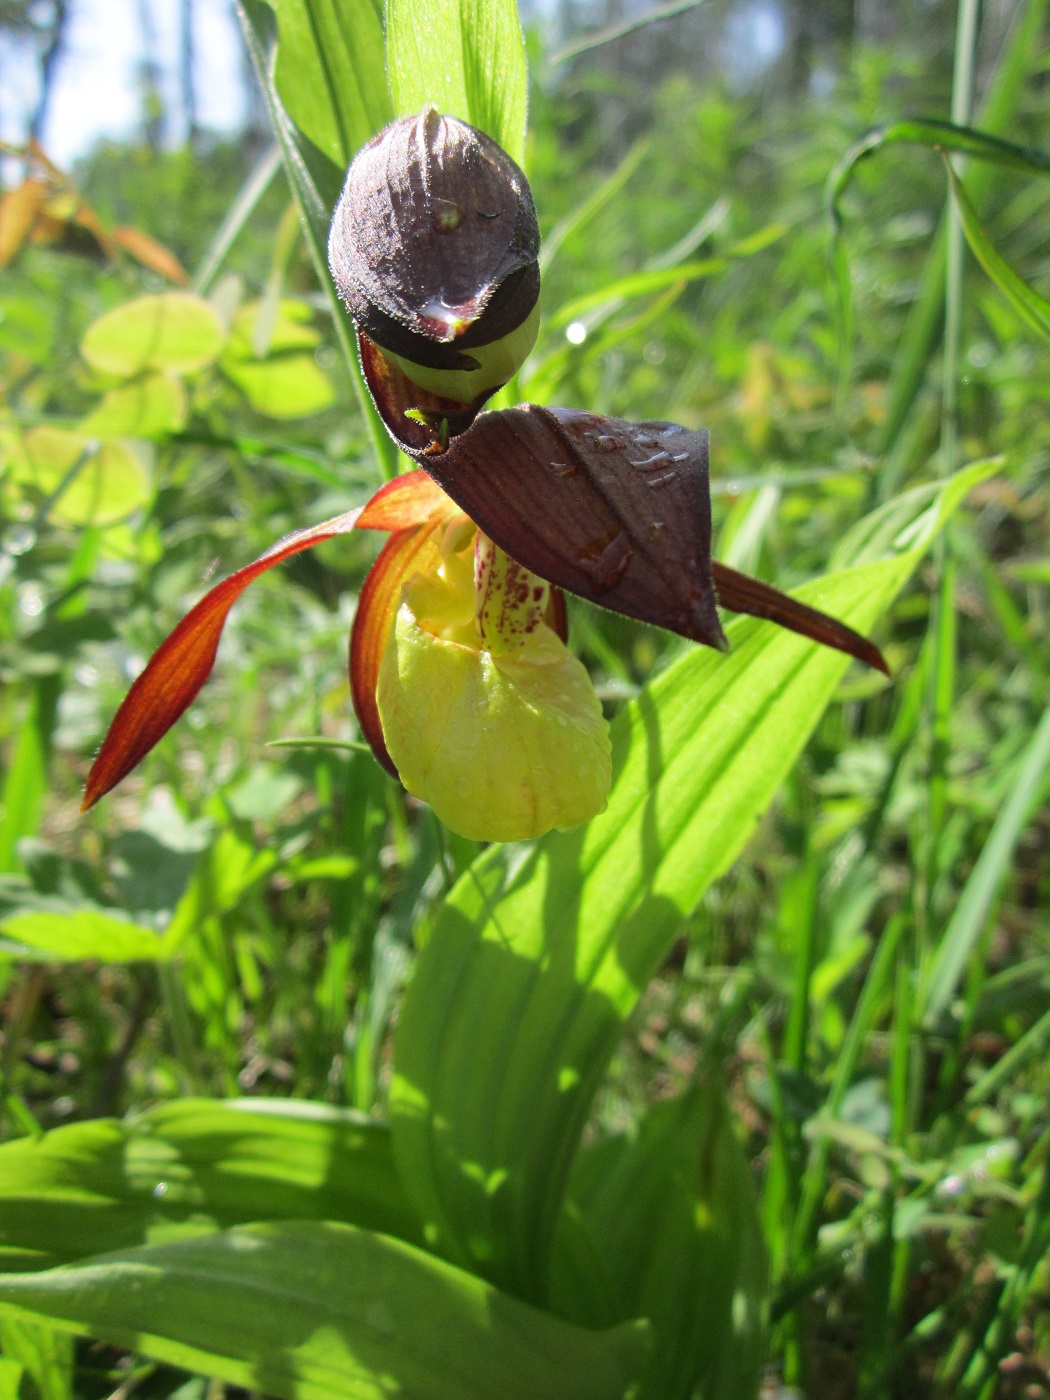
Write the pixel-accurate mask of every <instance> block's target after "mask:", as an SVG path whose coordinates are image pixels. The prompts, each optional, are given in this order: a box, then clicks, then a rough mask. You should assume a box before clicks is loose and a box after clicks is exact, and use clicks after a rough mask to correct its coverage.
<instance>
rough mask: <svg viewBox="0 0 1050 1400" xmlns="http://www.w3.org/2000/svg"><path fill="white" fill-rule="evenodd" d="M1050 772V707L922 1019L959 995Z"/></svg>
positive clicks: (959, 909)
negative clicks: (981, 935) (1034, 806)
mask: <svg viewBox="0 0 1050 1400" xmlns="http://www.w3.org/2000/svg"><path fill="white" fill-rule="evenodd" d="M1048 768H1050V707H1048V708H1047V709H1046V710H1045V711H1044V712H1043V717H1042V719H1041V720H1040V721H1039V725H1038V727H1037V728H1036V731H1035V733H1034V735H1033V736H1032V742H1031V743H1030V744H1029V746H1028V748H1027V749H1026V750H1025V753H1024V755H1023V756H1022V758H1021V760H1020V762H1019V764H1018V773H1017V778H1016V780H1015V782H1014V785H1013V787H1012V789H1011V791H1010V794H1009V796H1008V797H1007V799H1006V801H1005V803H1004V804H1003V806H1002V809H1001V810H1000V812H999V815H998V816H997V817H996V819H995V823H994V825H993V826H992V829H991V832H990V833H989V836H988V840H987V841H986V842H985V843H984V847H983V849H982V851H981V854H980V855H979V856H978V858H977V864H976V865H975V866H974V868H973V871H972V872H971V874H970V878H969V879H968V880H967V882H966V887H965V889H964V890H963V892H962V894H961V895H960V897H959V902H958V903H957V904H956V906H955V911H954V913H953V914H952V917H951V919H950V920H949V922H948V927H947V928H946V929H945V931H944V937H943V938H942V939H941V942H940V945H939V946H938V948H937V951H936V953H935V954H934V958H933V965H932V967H931V969H930V977H929V983H928V990H927V993H926V1005H925V1008H924V1016H923V1021H924V1024H925V1025H926V1026H927V1027H928V1028H930V1027H933V1026H935V1025H936V1024H937V1022H938V1021H939V1020H940V1018H941V1016H942V1015H943V1014H944V1012H945V1011H946V1009H947V1007H948V1004H949V1002H950V1001H951V999H952V997H953V996H954V995H955V991H956V988H957V987H958V985H959V982H960V979H961V978H962V976H963V974H964V972H965V970H966V964H967V961H968V960H969V958H970V955H971V954H972V952H973V949H974V946H975V944H976V942H977V940H978V938H979V937H980V934H981V930H982V928H983V927H984V922H985V919H986V918H987V917H988V914H989V911H990V910H991V907H992V904H993V902H994V900H995V896H996V892H997V891H998V889H999V885H1000V884H1001V882H1002V880H1003V877H1004V876H1005V874H1006V871H1007V869H1008V868H1009V865H1010V861H1011V858H1012V857H1013V853H1014V849H1015V847H1016V845H1017V842H1018V840H1019V839H1020V837H1021V833H1022V832H1023V831H1024V829H1025V826H1026V824H1027V822H1028V819H1029V817H1030V815H1031V811H1032V805H1033V803H1034V802H1035V800H1036V798H1037V797H1038V795H1039V792H1040V789H1041V787H1042V783H1043V779H1044V776H1045V775H1046V772H1047V769H1048Z"/></svg>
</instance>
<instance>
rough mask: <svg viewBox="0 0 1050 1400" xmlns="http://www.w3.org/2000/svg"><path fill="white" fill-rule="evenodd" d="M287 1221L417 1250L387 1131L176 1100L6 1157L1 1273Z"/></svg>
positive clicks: (314, 1109) (26, 1143)
mask: <svg viewBox="0 0 1050 1400" xmlns="http://www.w3.org/2000/svg"><path fill="white" fill-rule="evenodd" d="M285 1219H292V1220H313V1219H322V1220H344V1221H348V1222H350V1223H351V1224H355V1225H363V1226H366V1227H367V1228H369V1229H373V1230H381V1231H383V1233H384V1234H388V1235H396V1236H397V1237H398V1238H399V1239H405V1240H408V1241H410V1242H412V1243H419V1242H420V1240H421V1234H420V1227H419V1223H418V1220H417V1219H416V1217H415V1216H414V1214H413V1212H412V1210H411V1207H410V1206H409V1204H408V1201H407V1200H406V1198H405V1195H404V1191H403V1190H402V1187H401V1184H400V1182H399V1180H398V1178H397V1174H396V1172H395V1171H394V1162H393V1156H392V1154H391V1150H390V1133H389V1129H388V1128H387V1127H386V1125H385V1124H383V1123H380V1122H378V1121H376V1120H375V1119H368V1118H364V1117H363V1116H362V1115H361V1114H357V1113H353V1112H351V1111H348V1110H345V1109H337V1108H330V1107H328V1106H327V1105H324V1104H311V1103H304V1102H301V1101H299V1102H289V1101H287V1100H285V1101H280V1100H266V1101H263V1100H259V1099H256V1100H247V1099H243V1100H238V1099H233V1100H226V1101H218V1100H214V1099H180V1100H178V1101H177V1102H174V1103H169V1104H162V1105H160V1106H159V1107H157V1108H153V1109H150V1110H149V1111H148V1112H146V1113H143V1114H139V1115H137V1116H136V1117H134V1118H133V1119H131V1120H130V1121H125V1122H117V1121H115V1120H113V1119H96V1120H95V1121H93V1122H90V1123H72V1124H70V1125H69V1126H67V1127H64V1128H55V1129H53V1130H52V1131H51V1132H49V1133H45V1134H44V1135H43V1136H42V1137H40V1138H19V1139H17V1140H16V1141H14V1142H9V1143H5V1144H4V1145H3V1146H0V1270H3V1271H8V1272H21V1271H22V1270H24V1269H45V1268H51V1267H52V1266H53V1265H57V1264H68V1263H73V1262H75V1261H76V1260H78V1259H84V1258H87V1257H88V1256H89V1255H92V1254H103V1253H107V1252H111V1251H113V1250H116V1249H127V1248H130V1247H131V1246H134V1245H140V1244H149V1243H154V1244H155V1243H157V1242H159V1241H161V1240H163V1239H165V1238H167V1237H171V1236H172V1235H176V1234H179V1235H186V1234H188V1233H194V1234H209V1233H213V1232H214V1231H216V1230H220V1229H225V1228H228V1227H229V1226H231V1225H238V1224H241V1223H245V1222H248V1221H252V1220H285Z"/></svg>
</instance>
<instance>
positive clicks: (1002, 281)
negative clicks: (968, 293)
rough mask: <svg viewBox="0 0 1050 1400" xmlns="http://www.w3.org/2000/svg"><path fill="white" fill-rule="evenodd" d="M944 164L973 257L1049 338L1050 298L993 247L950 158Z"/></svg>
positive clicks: (1020, 313) (1026, 319)
mask: <svg viewBox="0 0 1050 1400" xmlns="http://www.w3.org/2000/svg"><path fill="white" fill-rule="evenodd" d="M945 168H946V170H947V172H948V179H949V181H950V182H951V187H952V192H953V194H954V195H955V200H956V206H957V208H958V210H959V218H960V220H961V222H962V227H963V232H964V233H965V234H966V241H967V243H969V245H970V250H971V252H972V253H973V255H974V257H975V258H976V259H977V261H978V262H979V263H980V264H981V266H982V267H983V268H984V270H985V272H987V274H988V276H989V277H990V278H991V279H992V281H993V282H994V283H995V285H996V286H997V287H998V288H999V290H1000V291H1001V292H1002V294H1003V296H1004V297H1006V299H1007V301H1008V302H1009V303H1010V305H1011V306H1012V307H1013V308H1014V310H1015V311H1016V312H1017V314H1018V316H1020V318H1021V320H1022V321H1024V323H1025V325H1027V326H1028V327H1029V328H1030V329H1031V330H1033V331H1035V332H1036V334H1037V335H1041V336H1043V338H1044V339H1050V302H1048V301H1046V300H1045V298H1043V297H1041V296H1040V295H1039V294H1038V292H1034V291H1033V290H1032V288H1031V287H1029V286H1028V284H1027V283H1026V282H1024V281H1023V280H1022V279H1021V278H1020V277H1018V275H1017V273H1016V272H1015V271H1014V270H1013V268H1012V267H1011V266H1010V264H1009V263H1008V262H1007V261H1006V259H1005V258H1004V257H1003V256H1002V254H1001V253H999V252H998V250H997V249H996V248H995V247H994V245H993V244H992V241H991V239H990V238H989V237H988V234H987V233H986V232H985V229H984V226H983V224H982V223H981V221H980V219H979V218H978V217H977V210H976V209H975V208H974V205H973V201H972V200H971V198H970V196H969V195H968V194H967V192H966V186H965V185H964V184H963V182H962V181H961V180H960V179H959V177H958V175H956V173H955V171H954V170H953V169H952V167H951V164H950V162H948V161H946V162H945Z"/></svg>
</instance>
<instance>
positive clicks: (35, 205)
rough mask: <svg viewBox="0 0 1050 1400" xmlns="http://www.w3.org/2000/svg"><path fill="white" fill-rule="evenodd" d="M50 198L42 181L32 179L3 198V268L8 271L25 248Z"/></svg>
mask: <svg viewBox="0 0 1050 1400" xmlns="http://www.w3.org/2000/svg"><path fill="white" fill-rule="evenodd" d="M47 195H48V186H47V185H46V184H45V183H44V181H43V180H32V179H30V180H23V181H22V183H21V184H20V185H18V186H17V187H16V188H15V189H13V190H8V191H7V193H6V194H5V195H3V196H2V197H0V267H7V265H8V264H9V263H10V262H11V261H12V260H13V259H14V257H15V255H16V254H17V253H18V251H19V249H20V248H21V247H22V244H23V243H24V242H25V240H26V238H27V237H28V236H29V232H30V230H31V229H32V227H33V225H34V223H35V222H36V219H37V215H38V214H39V213H40V210H41V207H42V206H43V203H44V200H45V199H46V198H47Z"/></svg>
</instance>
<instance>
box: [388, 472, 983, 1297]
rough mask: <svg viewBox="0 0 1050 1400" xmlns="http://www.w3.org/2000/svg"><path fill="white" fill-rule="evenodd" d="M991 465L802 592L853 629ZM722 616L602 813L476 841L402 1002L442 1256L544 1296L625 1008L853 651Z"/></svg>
mask: <svg viewBox="0 0 1050 1400" xmlns="http://www.w3.org/2000/svg"><path fill="white" fill-rule="evenodd" d="M990 470H991V468H990V467H989V466H988V465H987V464H985V465H982V466H980V467H978V468H975V469H973V470H971V471H969V472H967V473H961V474H960V475H959V476H958V477H956V478H954V479H953V480H952V481H951V482H950V483H949V484H948V485H947V486H945V487H944V488H943V489H942V492H941V495H940V497H939V498H938V500H936V501H935V502H934V503H933V504H932V505H931V506H930V507H929V508H928V509H927V510H926V511H925V513H924V514H923V515H921V517H920V521H919V522H916V525H915V528H913V529H912V530H911V531H910V533H909V534H908V535H906V536H904V537H903V538H902V537H901V531H900V529H899V528H898V531H897V537H898V539H899V540H900V551H899V552H897V551H892V550H891V552H890V554H889V557H886V558H882V559H878V560H875V561H873V562H871V563H867V564H863V565H859V566H856V567H852V568H845V569H843V571H842V572H840V573H837V574H832V575H829V576H828V577H826V578H822V579H819V580H817V581H816V582H814V583H811V584H809V585H808V586H807V587H805V588H804V589H801V590H799V591H798V593H797V595H796V596H799V597H801V598H802V600H803V601H805V602H807V603H809V604H811V605H815V606H818V607H820V608H821V609H822V610H825V611H828V612H831V613H832V614H833V615H834V616H836V617H840V618H842V619H843V620H845V621H846V622H848V623H849V624H850V625H851V626H854V627H857V628H859V629H861V630H866V629H867V628H868V627H870V626H871V624H872V623H873V622H874V621H875V620H876V619H877V618H878V617H879V615H880V614H881V613H882V612H883V610H884V609H885V608H886V607H887V606H888V604H889V603H890V602H891V601H892V599H893V597H894V596H895V595H896V593H897V592H898V590H899V589H900V588H901V587H902V585H903V584H904V582H905V580H906V579H907V577H908V575H909V574H910V572H911V570H912V569H913V568H914V567H915V564H916V563H917V561H918V559H919V558H920V556H921V553H922V551H923V550H924V549H925V548H926V547H927V546H928V544H929V541H930V539H931V538H932V537H933V535H934V534H935V533H936V531H937V530H938V529H939V528H940V525H941V524H942V523H943V520H944V519H945V518H946V516H947V515H948V514H949V513H950V511H951V510H952V509H953V508H954V507H955V506H956V505H957V504H958V501H959V500H960V498H961V496H962V494H964V493H965V491H966V490H967V489H968V488H969V487H970V486H972V485H974V484H975V483H976V481H977V480H980V479H981V478H982V476H984V475H987V474H988V473H989V471H990ZM923 504H925V501H924V502H923ZM920 509H921V507H920ZM728 635H729V640H730V643H731V648H732V649H731V652H730V655H729V656H728V657H723V656H719V655H717V654H715V653H713V652H710V651H706V650H703V649H696V650H693V651H691V652H690V653H688V654H687V655H686V656H684V657H683V658H682V659H681V660H680V661H678V662H677V663H676V664H675V665H674V666H672V667H671V668H670V669H669V670H667V671H666V672H664V673H663V674H662V675H660V676H659V677H657V678H656V679H655V680H654V681H652V682H651V683H650V684H649V685H648V686H647V687H645V689H644V690H643V691H642V692H641V694H640V695H639V696H638V697H637V698H636V699H635V700H634V701H632V702H631V703H630V704H629V705H628V706H627V707H626V708H625V709H624V710H623V711H622V712H621V714H620V715H619V716H618V717H617V719H616V720H615V721H614V724H613V773H614V778H613V790H612V795H611V797H610V799H609V805H608V808H607V810H606V812H605V813H604V814H603V815H602V816H600V817H597V818H596V819H595V820H594V821H592V822H591V823H590V825H589V826H587V827H585V828H583V829H582V830H580V831H578V832H574V833H570V834H567V835H551V836H548V837H545V838H544V839H543V840H541V841H539V842H537V843H536V845H535V846H532V847H527V848H525V849H524V850H520V851H519V850H516V849H513V848H512V849H507V848H503V847H491V848H490V849H489V850H488V851H486V852H485V853H484V854H483V855H482V856H481V857H480V858H479V859H478V860H477V861H476V862H475V863H474V865H473V866H472V867H471V869H470V870H469V871H468V872H467V873H466V874H465V875H464V876H463V877H462V878H461V879H460V881H459V882H458V884H457V885H456V887H455V889H454V890H453V891H452V893H451V894H450V896H449V897H448V900H447V901H446V904H445V906H444V908H443V910H442V912H441V914H440V915H439V917H438V920H437V922H436V924H435V927H434V929H433V932H432V934H431V937H430V941H429V942H428V944H427V946H426V948H425V949H424V950H423V953H422V956H421V958H420V962H419V964H418V967H417V971H416V975H415V979H414V981H413V983H412V984H411V986H410V988H409V992H408V996H407V998H406V1002H405V1005H404V1007H403V1009H402V1013H401V1018H400V1021H399V1023H398V1030H397V1037H396V1045H395V1080H394V1085H393V1089H392V1099H391V1101H392V1110H393V1114H394V1120H393V1121H394V1132H395V1147H396V1149H397V1153H398V1160H399V1163H400V1165H401V1168H402V1172H403V1176H404V1179H405V1181H406V1184H407V1185H408V1186H409V1189H410V1190H411V1192H412V1195H413V1199H414V1201H415V1203H416V1205H417V1208H418V1209H419V1211H420V1213H421V1214H422V1215H423V1217H424V1219H425V1220H426V1221H427V1223H428V1226H429V1228H430V1229H431V1230H432V1231H433V1232H434V1234H435V1237H436V1238H438V1239H440V1241H441V1245H442V1248H443V1249H444V1250H445V1251H447V1252H448V1253H449V1255H450V1257H452V1258H455V1259H457V1260H459V1261H462V1262H464V1263H469V1265H470V1266H471V1267H473V1268H475V1269H478V1270H480V1271H482V1272H483V1273H484V1274H485V1275H486V1276H487V1277H489V1278H492V1279H494V1280H496V1281H498V1282H499V1283H500V1285H501V1286H503V1287H506V1288H508V1289H510V1290H512V1291H514V1292H516V1293H518V1294H519V1295H521V1296H524V1297H529V1298H532V1299H542V1298H543V1297H544V1294H545V1290H546V1286H547V1283H546V1280H547V1268H548V1254H549V1248H550V1242H551V1238H552V1235H553V1232H554V1229H555V1226H556V1222H557V1220H558V1217H559V1213H560V1211H561V1206H562V1199H563V1193H564V1189H565V1182H566V1178H567V1174H568V1170H569V1166H570V1163H571V1161H572V1157H573V1153H574V1152H575V1150H576V1146H577V1144H578V1141H579V1137H580V1133H581V1132H582V1129H583V1125H584V1123H585V1122H586V1119H587V1116H588V1113H589V1111H590V1106H591V1102H592V1100H593V1096H594V1093H595V1091H596V1089H597V1087H598V1084H599V1082H600V1079H601V1076H602V1074H603V1072H604V1068H605V1065H606V1063H607V1061H608V1057H609V1055H610V1054H611V1053H612V1050H613V1048H614V1046H615V1045H616V1043H617V1041H618V1039H619V1037H620V1034H621V1032H622V1026H623V1022H624V1020H625V1019H626V1017H627V1016H628V1015H629V1014H630V1012H631V1011H632V1009H633V1008H634V1006H635V1004H636V1002H637V1000H638V997H639V996H640V994H641V992H642V991H643V990H644V988H645V986H646V984H647V983H648V981H649V979H650V977H651V976H652V975H653V973H654V972H655V971H656V969H657V967H658V966H659V964H660V962H661V961H662V959H663V958H664V957H665V956H666V953H667V951H668V949H669V947H670V946H671V944H672V943H673V941H674V938H675V937H676V936H677V934H678V932H679V930H680V928H681V925H682V921H683V919H684V918H685V916H686V915H687V914H688V913H689V911H690V910H691V909H692V908H693V907H694V905H695V904H696V902H697V900H698V899H699V898H700V896H701V895H702V894H703V892H704V891H705V890H706V889H707V887H708V886H709V885H710V884H711V883H712V881H714V880H715V879H717V878H718V877H719V876H720V875H722V874H723V873H724V872H725V871H726V870H727V869H728V868H729V866H730V865H731V864H732V863H733V861H734V860H735V859H736V858H737V856H738V855H739V853H740V851H741V850H742V849H743V846H744V844H745V843H746V841H747V839H748V837H749V836H750V835H751V832H752V831H753V829H754V825H755V822H756V821H757V819H758V817H759V816H760V815H761V813H762V812H763V811H764V810H765V808H766V807H767V806H768V804H769V802H770V801H771V800H772V798H773V796H774V794H775V793H776V791H777V788H778V787H779V785H780V783H781V782H782V781H783V779H784V777H785V776H786V775H787V773H788V772H789V771H790V768H791V766H792V764H793V763H794V761H795V759H796V758H797V756H798V754H799V753H800V751H801V749H802V747H803V746H804V744H805V742H806V740H807V738H808V736H809V735H810V733H811V732H812V730H813V728H814V726H815V725H816V723H817V721H818V720H819V718H820V715H821V714H822V712H823V710H824V708H825V707H826V705H827V704H828V702H829V701H830V699H831V697H832V695H833V694H834V692H835V689H836V687H837V685H838V683H839V681H840V679H841V677H842V675H843V673H844V671H845V669H846V666H847V665H848V662H847V660H846V658H844V657H843V656H841V655H840V654H839V653H837V652H833V651H828V650H826V649H824V648H822V647H817V646H814V645H813V644H812V643H808V642H804V641H802V640H800V639H799V638H798V637H796V636H794V635H793V634H791V633H787V632H781V631H779V630H777V629H775V628H772V627H770V626H769V625H768V624H765V623H760V622H755V621H752V620H750V619H747V620H743V621H738V622H735V623H733V624H732V626H731V628H730V629H729V630H728ZM439 1047H440V1051H439Z"/></svg>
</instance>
